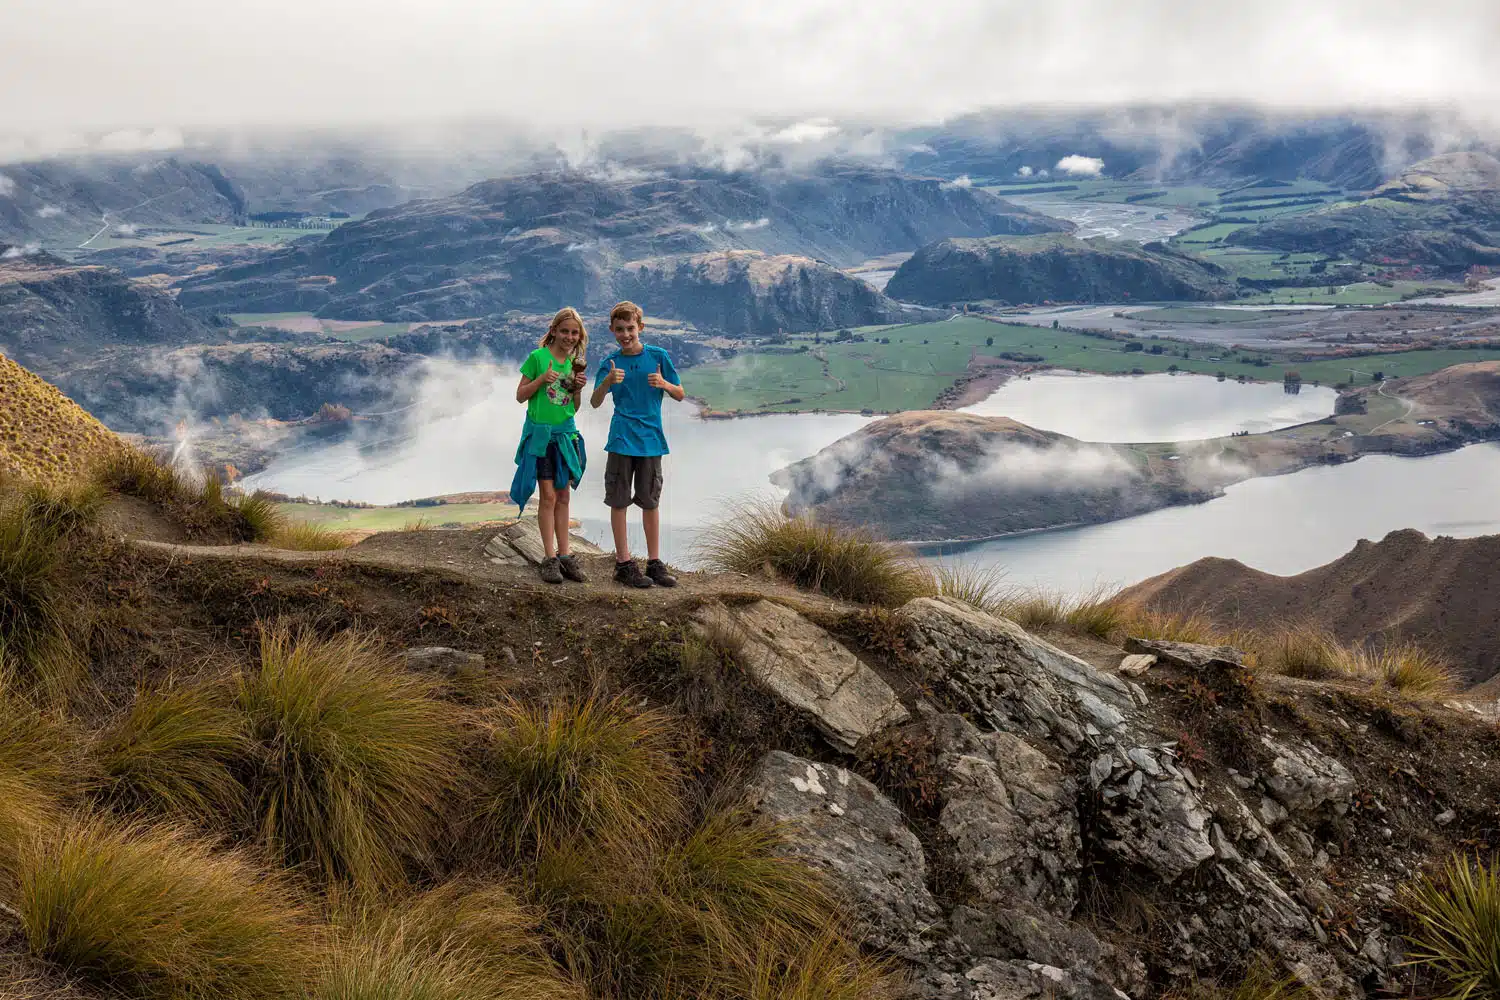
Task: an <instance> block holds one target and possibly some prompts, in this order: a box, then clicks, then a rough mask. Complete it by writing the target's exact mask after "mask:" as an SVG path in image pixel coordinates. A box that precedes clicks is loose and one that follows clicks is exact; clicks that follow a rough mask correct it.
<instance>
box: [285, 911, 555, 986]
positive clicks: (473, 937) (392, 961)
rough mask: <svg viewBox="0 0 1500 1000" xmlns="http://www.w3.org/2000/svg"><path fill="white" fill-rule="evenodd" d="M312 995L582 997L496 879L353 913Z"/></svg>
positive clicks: (530, 921) (532, 923)
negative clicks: (491, 881) (395, 904)
mask: <svg viewBox="0 0 1500 1000" xmlns="http://www.w3.org/2000/svg"><path fill="white" fill-rule="evenodd" d="M312 996H313V997H327V998H329V1000H363V998H371V1000H385V998H390V1000H428V998H431V1000H449V998H451V1000H573V998H577V1000H582V992H581V991H580V990H579V989H578V987H577V986H576V985H574V984H572V983H570V982H568V981H566V980H565V979H564V978H563V977H562V975H561V970H560V969H559V968H558V967H557V965H556V963H554V962H553V961H552V960H551V958H550V957H549V956H548V955H547V953H546V951H545V949H544V947H543V945H542V942H541V940H540V938H539V936H538V934H537V928H536V921H535V919H534V918H533V917H532V916H531V915H530V914H528V913H526V912H525V911H524V910H522V909H521V907H520V906H519V904H518V903H517V902H516V900H515V899H514V897H512V896H511V895H510V894H509V893H508V892H506V891H505V890H504V889H503V888H501V887H499V886H479V885H476V886H466V885H464V884H462V883H450V884H448V885H444V886H440V887H439V888H437V889H433V890H431V891H429V892H425V893H422V894H421V895H418V896H416V897H414V898H412V899H410V900H408V901H406V902H404V903H402V904H400V905H398V906H396V907H394V908H388V909H382V910H373V911H372V910H366V911H364V912H362V913H360V914H358V915H356V916H355V918H354V919H353V920H351V921H349V924H348V926H347V927H346V928H344V929H342V931H341V933H340V934H339V935H338V937H337V938H336V943H335V944H334V946H333V947H332V948H331V949H330V951H329V954H328V959H327V961H326V963H325V965H324V967H323V971H322V974H321V976H320V981H319V983H318V985H317V986H316V987H315V988H314V989H313V991H312Z"/></svg>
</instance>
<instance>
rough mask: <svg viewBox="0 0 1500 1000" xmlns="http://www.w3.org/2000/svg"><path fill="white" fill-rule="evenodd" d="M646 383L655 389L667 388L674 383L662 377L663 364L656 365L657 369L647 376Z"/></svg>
mask: <svg viewBox="0 0 1500 1000" xmlns="http://www.w3.org/2000/svg"><path fill="white" fill-rule="evenodd" d="M646 384H647V385H649V386H650V387H651V388H653V389H665V388H666V387H667V386H669V385H671V384H672V383H670V382H668V381H667V380H666V379H664V378H662V374H661V365H657V366H656V371H654V372H652V373H651V374H650V375H647V376H646Z"/></svg>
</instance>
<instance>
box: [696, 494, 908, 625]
mask: <svg viewBox="0 0 1500 1000" xmlns="http://www.w3.org/2000/svg"><path fill="white" fill-rule="evenodd" d="M699 552H700V555H701V557H702V559H703V561H704V563H705V564H706V565H707V566H708V567H709V568H710V569H714V570H718V571H720V572H729V573H748V574H763V573H770V574H771V575H774V576H776V577H778V578H780V579H783V580H786V581H788V582H790V583H792V584H794V585H795V586H797V587H801V588H803V589H805V590H815V591H818V592H820V593H823V594H827V595H828V596H829V597H835V598H839V599H842V600H847V601H857V602H859V603H861V604H878V605H882V606H884V607H899V606H900V605H902V604H905V603H906V602H907V601H909V600H911V599H913V598H916V597H926V596H930V595H932V594H934V593H935V592H936V586H935V584H934V582H933V579H932V575H931V573H930V572H929V571H928V570H927V569H926V568H925V567H924V566H922V565H921V563H919V562H918V561H917V560H916V559H914V558H913V557H912V556H911V555H910V554H909V553H908V552H907V551H906V550H905V549H904V548H902V547H900V546H897V545H892V544H891V543H889V542H885V541H881V540H880V539H878V538H876V537H875V536H874V535H872V534H870V533H869V532H868V531H865V530H862V529H859V528H846V527H840V526H838V525H833V524H828V523H824V522H820V521H816V520H814V519H812V518H811V517H807V516H799V517H787V516H785V515H784V514H782V512H781V509H780V508H779V507H778V506H777V505H776V504H775V503H773V502H769V501H767V502H764V503H752V504H744V505H741V506H739V507H737V508H735V509H734V510H733V511H731V512H730V513H729V514H728V515H727V516H726V517H725V518H724V519H723V520H721V521H720V522H719V523H717V524H716V525H714V526H713V527H712V528H710V529H708V531H706V532H705V533H704V537H703V540H702V541H701V542H700V544H699Z"/></svg>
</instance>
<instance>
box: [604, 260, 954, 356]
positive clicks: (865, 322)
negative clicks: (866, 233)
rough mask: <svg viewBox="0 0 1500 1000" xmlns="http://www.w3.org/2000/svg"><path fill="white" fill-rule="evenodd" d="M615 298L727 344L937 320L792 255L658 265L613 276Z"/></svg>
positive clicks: (648, 263) (644, 264) (643, 264)
mask: <svg viewBox="0 0 1500 1000" xmlns="http://www.w3.org/2000/svg"><path fill="white" fill-rule="evenodd" d="M612 283H613V285H614V289H615V295H617V296H619V297H620V298H623V299H631V300H633V301H636V302H652V303H660V304H661V305H660V306H659V307H657V308H658V309H660V311H662V312H663V313H664V314H665V315H668V316H671V317H675V318H677V319H684V320H687V321H688V322H690V323H692V324H693V325H694V326H695V327H697V328H698V329H700V330H711V331H715V332H719V333H725V334H728V335H730V336H736V337H744V336H756V335H761V334H765V333H771V332H785V333H799V332H804V331H809V330H833V329H837V328H839V327H851V326H872V325H875V324H877V323H911V322H917V321H920V320H924V319H930V318H937V317H940V316H942V315H943V314H940V313H930V312H929V311H928V310H921V309H916V310H914V309H911V308H909V307H904V306H902V305H901V304H900V303H898V302H896V301H894V300H892V299H889V298H887V297H886V296H885V295H882V294H881V293H880V292H878V291H876V289H875V288H874V287H873V286H871V285H870V284H868V283H867V282H864V281H862V280H860V279H859V278H855V277H852V276H850V275H848V274H845V273H844V272H843V271H840V270H838V269H837V268H834V267H832V266H830V265H828V264H825V263H823V262H821V261H816V260H812V259H810V258H807V257H798V256H793V255H790V254H782V255H777V256H770V255H767V254H763V253H759V252H756V251H753V250H726V251H720V252H714V253H704V254H689V255H685V256H678V257H656V258H652V259H650V260H643V261H636V262H634V263H630V264H626V265H625V266H624V267H622V268H620V269H619V270H618V271H616V272H615V273H614V276H613V278H612Z"/></svg>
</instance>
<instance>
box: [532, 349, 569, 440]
mask: <svg viewBox="0 0 1500 1000" xmlns="http://www.w3.org/2000/svg"><path fill="white" fill-rule="evenodd" d="M549 365H550V366H551V367H552V368H554V369H556V370H557V381H556V382H553V383H552V384H551V385H544V386H542V387H541V388H540V389H538V390H537V392H536V395H535V396H532V397H531V399H529V400H527V402H526V415H527V416H529V417H530V418H531V419H532V420H533V421H534V422H536V423H539V424H560V423H562V422H563V421H565V420H567V419H568V418H569V417H571V416H572V415H573V414H574V412H575V410H574V408H573V392H572V390H570V389H568V388H567V387H566V386H564V385H563V382H564V381H565V380H566V379H568V378H569V377H571V376H572V374H573V358H572V357H571V356H569V357H567V358H564V359H563V360H562V361H559V360H557V359H556V358H554V357H553V356H552V351H551V350H550V349H548V348H546V347H538V348H537V349H536V350H534V351H532V352H531V355H530V356H529V357H527V359H526V360H525V361H524V362H522V363H521V374H522V375H524V376H526V377H527V378H528V379H533V378H536V377H537V376H538V375H540V374H542V372H544V371H546V370H547V368H548V366H549Z"/></svg>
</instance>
